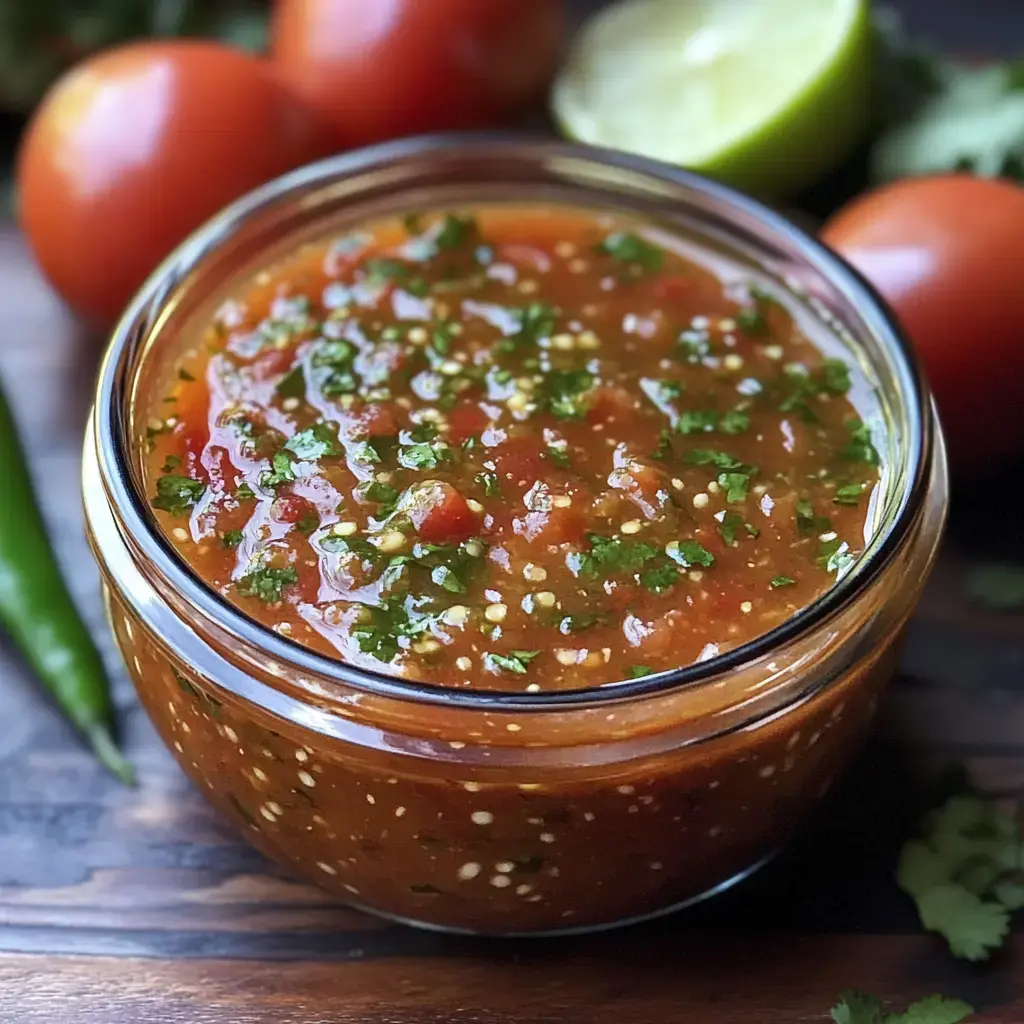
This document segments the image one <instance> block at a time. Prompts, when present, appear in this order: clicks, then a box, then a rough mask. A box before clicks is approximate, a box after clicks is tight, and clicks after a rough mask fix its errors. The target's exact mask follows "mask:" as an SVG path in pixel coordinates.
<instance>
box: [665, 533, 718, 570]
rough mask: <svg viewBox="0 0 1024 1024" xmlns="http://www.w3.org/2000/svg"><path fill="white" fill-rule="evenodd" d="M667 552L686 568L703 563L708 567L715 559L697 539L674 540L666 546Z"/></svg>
mask: <svg viewBox="0 0 1024 1024" xmlns="http://www.w3.org/2000/svg"><path fill="white" fill-rule="evenodd" d="M665 553H666V554H667V555H668V556H669V558H671V559H672V560H673V561H675V562H678V563H679V564H680V565H681V566H682V567H683V568H684V569H690V568H692V567H693V566H695V565H702V566H704V568H705V569H706V568H708V567H709V566H710V565H713V564H714V561H715V556H714V555H713V554H711V552H710V551H708V549H707V548H705V547H704V546H703V545H702V544H698V543H697V541H695V540H680V541H674V542H673V543H671V544H669V545H668V547H666V548H665Z"/></svg>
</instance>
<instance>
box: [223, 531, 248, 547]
mask: <svg viewBox="0 0 1024 1024" xmlns="http://www.w3.org/2000/svg"><path fill="white" fill-rule="evenodd" d="M244 539H245V535H244V534H243V533H242V531H241V530H226V531H225V532H224V533H222V534H221V537H220V542H221V544H222V545H223V546H224V547H226V548H237V547H238V545H239V544H241V543H242V541H243V540H244Z"/></svg>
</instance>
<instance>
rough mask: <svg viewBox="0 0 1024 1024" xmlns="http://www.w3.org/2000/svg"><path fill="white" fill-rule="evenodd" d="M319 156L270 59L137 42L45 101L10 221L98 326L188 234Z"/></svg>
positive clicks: (69, 78)
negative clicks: (13, 219) (270, 181)
mask: <svg viewBox="0 0 1024 1024" xmlns="http://www.w3.org/2000/svg"><path fill="white" fill-rule="evenodd" d="M322 151H323V150H322V144H321V139H320V137H319V131H318V128H317V125H316V122H315V115H314V114H312V113H310V112H308V111H307V110H306V109H305V108H304V107H303V106H302V105H301V104H300V103H299V101H298V100H296V99H295V98H293V97H292V96H291V95H290V94H289V93H288V92H287V91H286V90H285V88H284V87H283V86H282V85H281V84H280V83H279V82H278V81H277V80H276V78H275V77H274V71H273V68H272V66H271V65H270V63H269V62H267V61H266V60H263V59H260V58H258V57H254V56H251V55H250V54H246V53H242V52H241V51H239V50H234V49H231V48H229V47H226V46H221V45H219V44H217V43H212V42H186V41H176V42H159V43H135V44H132V45H128V46H123V47H119V48H117V49H114V50H109V51H107V52H105V53H102V54H100V55H99V56H97V57H94V58H92V59H91V60H88V61H86V62H85V63H83V64H81V65H79V66H78V67H76V68H75V69H74V70H72V71H70V72H69V73H68V74H66V75H65V76H64V77H63V78H61V79H60V80H59V81H58V82H57V83H56V84H55V85H54V86H53V88H52V89H51V90H50V91H49V93H48V94H47V96H46V98H45V99H44V100H43V102H42V104H41V105H40V106H39V108H38V110H37V111H36V114H35V116H34V118H33V120H32V123H31V124H30V126H29V128H28V131H27V132H26V134H25V136H24V138H23V140H22V143H21V149H20V151H19V153H18V161H17V185H18V207H19V216H20V219H21V224H22V227H23V228H24V230H25V232H26V234H27V235H28V239H29V242H30V244H31V246H32V249H33V251H34V252H35V255H36V258H37V259H38V260H39V263H40V264H41V265H42V268H43V270H44V271H45V272H46V275H47V276H48V277H49V279H50V281H51V282H52V283H53V285H54V287H55V288H56V289H57V291H58V292H60V294H61V295H62V296H63V297H64V298H65V299H66V300H67V301H68V302H69V303H70V304H71V305H72V306H73V307H75V309H77V310H79V311H80V312H82V313H84V314H86V315H88V316H90V317H93V318H96V319H98V320H102V321H107V320H110V319H111V318H113V317H115V316H116V315H117V314H118V313H119V312H120V311H121V309H122V308H123V307H124V306H125V304H126V303H127V302H128V300H129V299H130V298H131V296H132V294H133V293H134V292H135V290H136V289H137V288H138V287H139V285H141V284H142V282H143V280H144V279H145V278H146V276H147V275H148V274H149V273H150V271H152V270H153V269H154V268H155V267H156V265H157V264H158V263H159V262H160V260H161V259H163V257H164V256H166V255H167V253H168V252H170V250H171V249H172V248H173V247H174V246H175V245H176V244H177V243H178V242H180V241H181V240H182V239H183V238H184V237H185V236H186V235H187V234H188V233H189V232H190V231H191V230H192V229H193V228H196V227H198V226H199V225H200V224H201V223H202V222H203V221H204V220H206V219H207V218H208V217H210V216H211V215H212V214H214V213H216V212H217V210H219V209H220V208H221V207H222V206H224V205H225V204H226V203H229V202H230V201H231V200H233V199H236V198H238V196H240V195H242V194H243V193H245V192H247V191H249V190H250V189H252V188H254V187H255V186H257V185H260V184H262V183H263V182H265V181H267V180H268V179H270V178H274V177H276V176H277V175H279V174H282V173H283V172H285V171H287V170H289V169H290V168H292V167H295V166H297V165H298V164H301V163H304V162H306V161H308V160H310V159H312V158H314V157H315V156H317V155H319V154H320V153H321V152H322Z"/></svg>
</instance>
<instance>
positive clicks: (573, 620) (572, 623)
mask: <svg viewBox="0 0 1024 1024" xmlns="http://www.w3.org/2000/svg"><path fill="white" fill-rule="evenodd" d="M599 619H600V616H599V615H595V614H594V613H593V612H577V613H576V614H575V615H564V616H562V618H561V619H560V620H559V623H558V632H559V633H564V634H566V635H568V634H570V633H580V632H582V631H583V630H584V629H590V627H591V626H593V625H596V624H597V622H598V621H599Z"/></svg>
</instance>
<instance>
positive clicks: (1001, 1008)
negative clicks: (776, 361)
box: [0, 0, 1024, 1024]
mask: <svg viewBox="0 0 1024 1024" xmlns="http://www.w3.org/2000/svg"><path fill="white" fill-rule="evenodd" d="M909 6H912V7H916V8H917V10H918V20H919V21H922V20H924V21H925V22H926V25H927V24H929V23H928V22H927V14H926V13H925V11H926V5H924V4H920V3H917V4H914V3H912V2H911V3H910V4H909ZM942 6H943V5H940V4H938V3H936V4H935V5H934V8H936V9H937V8H940V7H942ZM945 6H946V7H947V8H948V7H950V5H949V4H947V5H945ZM953 6H956V5H953ZM982 7H987V8H988V9H990V10H991V11H992V12H993V13H994V16H996V15H999V13H1000V11H1003V12H1005V15H1006V17H1007V19H1011V18H1013V17H1014V15H1015V14H1016V17H1017V18H1018V19H1021V15H1022V13H1024V11H1022V7H1021V6H1020V5H1019V0H1013V4H1012V5H1009V4H1007V5H1001V4H1000V3H998V2H997V0H985V2H981V0H979V3H978V4H976V5H974V9H975V10H980V9H981V8H982ZM927 9H928V10H932V9H933V8H932V7H928V8H927ZM982 20H984V19H982ZM1021 20H1024V19H1021ZM1006 24H1007V25H1009V20H1008V21H1007V22H1006ZM0 310H2V311H3V336H2V341H0V375H2V377H3V381H4V383H5V385H6V387H7V390H8V393H9V395H10V397H11V400H12V403H13V405H14V407H15V413H16V416H17V418H18V421H19V423H20V425H21V427H22V431H23V436H24V438H25V441H26V444H27V446H28V449H29V454H30V458H31V462H32V466H33V469H34V471H35V473H36V476H37V480H38V481H39V484H40V490H41V493H42V500H43V504H44V507H45V512H46V515H47V520H48V523H49V526H50V528H51V531H52V534H53V537H54V540H55V543H56V546H57V549H58V553H59V555H60V557H61V560H62V563H63V565H64V566H65V568H66V571H67V573H68V576H69V578H70V580H71V583H72V585H73V589H74V592H75V595H76V597H77V598H78V599H79V601H80V604H81V607H82V609H83V611H84V612H85V613H86V615H87V616H88V618H89V621H90V622H91V623H92V625H93V626H94V627H95V629H96V632H97V636H98V637H100V638H102V642H103V644H104V650H105V652H106V653H107V654H108V656H109V665H110V667H111V670H112V673H113V675H114V679H115V685H116V693H117V703H118V707H119V709H120V714H121V720H122V722H123V726H124V733H125V737H126V742H127V746H128V750H129V753H130V756H131V758H132V759H133V761H134V762H135V764H136V765H137V766H138V769H139V774H140V778H141V784H140V786H139V787H138V789H136V790H134V791H127V790H124V789H122V788H120V787H118V786H117V785H116V784H114V783H112V782H110V781H109V780H108V779H107V778H106V777H105V776H104V775H103V774H102V773H101V772H100V771H99V769H97V768H96V766H95V765H94V763H93V762H92V760H91V758H90V757H89V756H88V754H86V753H85V752H84V751H83V750H82V749H81V747H79V746H78V745H77V743H76V742H75V740H74V738H73V736H72V735H71V732H70V730H69V729H68V728H67V727H66V726H65V725H64V724H63V723H62V722H61V721H60V719H59V718H58V716H57V715H56V714H55V713H54V712H53V711H52V710H51V709H50V707H49V706H48V704H47V702H46V701H45V699H44V698H43V697H41V696H40V694H39V692H38V690H37V689H36V687H35V685H34V683H33V681H32V680H31V678H30V677H29V676H28V674H27V673H26V672H25V671H24V669H23V668H22V666H21V664H20V662H19V660H18V658H17V657H16V655H15V654H14V652H13V651H11V650H10V649H9V648H7V647H5V646H4V641H3V639H2V638H0V722H2V723H3V727H2V729H0V1024H72V1022H74V1024H128V1022H133V1024H134V1022H138V1024H150V1022H152V1024H157V1022H159V1024H185V1022H188V1024H257V1022H258V1024H263V1022H267V1024H270V1022H274V1024H335V1022H337V1024H364V1022H365V1024H371V1022H372V1024H392V1022H403V1024H404V1022H408V1024H427V1022H430V1024H440V1022H466V1024H470V1022H472V1024H485V1022H495V1024H497V1022H502V1024H505V1022H519V1024H535V1022H538V1024H539V1022H552V1024H555V1022H557V1024H573V1022H581V1024H582V1022H605V1021H607V1022H609V1024H611V1022H615V1024H676V1022H691V1021H693V1022H700V1024H789V1022H793V1021H825V1020H827V1019H828V1009H829V1007H830V1006H831V1005H832V1004H833V1003H834V1001H835V998H836V996H837V995H838V993H839V991H840V990H841V989H843V988H846V987H861V988H865V989H868V990H871V991H874V992H876V993H878V994H879V995H882V996H885V997H890V998H892V999H893V1000H894V1001H902V1002H904V1003H905V1002H907V1001H909V1000H910V999H912V998H915V997H918V996H921V995H924V994H928V993H931V992H933V991H943V992H946V993H947V994H955V995H959V996H962V997H964V998H966V999H968V1000H970V1001H972V1002H973V1003H974V1004H975V1005H977V1006H978V1007H979V1008H981V1009H982V1010H983V1012H982V1013H981V1014H980V1016H979V1017H978V1020H980V1021H985V1022H991V1024H1020V1022H1021V1021H1024V936H1022V937H1019V938H1016V939H1014V940H1013V941H1012V942H1011V943H1010V946H1009V948H1008V949H1007V951H1006V952H1005V953H1004V954H1003V955H1001V956H999V957H998V958H997V959H996V961H995V962H994V963H993V964H991V965H989V966H986V967H981V968H978V967H971V966H969V965H965V964H961V963H957V962H955V961H953V960H952V959H951V958H950V957H949V956H948V954H947V953H946V952H944V950H943V948H942V947H941V945H940V944H939V943H938V942H936V941H935V940H933V939H932V938H930V937H929V936H927V935H924V934H922V933H921V931H920V929H919V927H918V926H917V924H916V921H915V917H914V914H913V911H912V908H911V907H910V905H909V903H908V901H907V900H906V898H904V897H903V896H902V894H901V893H900V892H899V891H898V890H897V889H896V887H895V884H894V883H893V881H892V868H893V864H894V859H895V854H896V850H897V849H898V847H899V844H900V842H901V841H902V840H903V839H904V838H905V837H906V835H907V833H908V831H909V830H911V829H912V827H913V824H914V822H915V820H916V817H917V814H918V813H919V810H920V808H921V807H922V806H923V804H924V803H925V802H926V801H927V799H928V793H929V782H928V780H929V779H930V778H931V777H932V776H933V775H934V774H935V773H936V772H938V771H940V770H941V769H942V768H943V767H944V766H948V765H957V764H960V765H966V766H967V767H968V769H969V770H970V771H971V773H972V774H973V776H974V778H975V780H976V781H977V783H978V784H979V785H981V786H983V787H985V788H987V789H989V790H992V791H994V792H997V793H1001V794H1005V795H1007V796H1008V797H1012V798H1014V799H1017V798H1018V797H1020V796H1021V795H1022V794H1024V671H1022V669H1024V617H1022V616H1014V615H1004V616H995V615H988V614H982V613H979V612H977V611H975V610H972V609H970V608H968V607H967V606H966V605H965V603H964V602H963V599H962V596H961V594H962V583H963V574H964V570H965V566H966V564H967V561H968V559H969V558H970V557H975V556H976V554H977V551H976V550H970V549H971V547H972V545H971V544H969V543H968V542H969V540H970V539H971V538H977V537H979V535H980V536H981V537H982V538H983V539H984V538H988V539H989V541H990V545H989V551H990V553H991V552H995V553H998V554H999V555H1000V556H1002V557H1006V556H1007V555H1009V554H1012V553H1014V552H1016V554H1018V555H1020V554H1022V553H1024V527H1022V524H1021V517H1020V514H1019V504H1018V505H1017V506H1016V507H1013V506H1012V505H1011V506H1008V507H1006V508H1005V509H1003V510H1001V511H999V510H997V511H993V510H992V509H991V508H990V507H988V506H986V507H985V508H984V510H983V509H982V508H981V507H980V506H979V505H975V506H973V511H972V506H971V505H970V503H969V502H968V501H967V500H966V499H967V498H968V497H969V496H970V494H971V493H972V492H971V491H969V490H968V489H966V488H963V489H962V491H961V492H959V497H960V499H961V502H962V504H963V506H964V507H963V508H961V509H958V510H957V515H956V516H955V517H954V518H955V522H954V530H953V531H952V533H951V537H950V541H949V543H948V544H947V549H946V551H945V553H944V556H943V561H942V564H941V566H940V569H939V571H938V573H937V574H936V577H935V579H934V580H933V582H932V584H931V586H930V587H929V590H928V593H927V597H926V600H925V602H924V606H923V607H922V609H921V611H920V614H919V615H918V616H917V618H916V620H915V622H914V625H913V629H912V635H911V638H910V643H909V647H908V650H907V653H906V656H905V659H904V663H903V671H902V674H901V675H900V677H899V678H898V679H897V680H896V681H895V682H894V685H893V687H892V689H891V690H890V693H889V696H888V699H887V700H886V702H885V704H884V707H883V710H882V714H881V721H880V724H879V728H878V730H877V735H876V738H875V739H874V740H873V741H872V743H871V745H870V747H869V749H868V750H867V751H866V752H865V755H864V756H863V758H862V759H861V760H860V762H859V763H858V765H857V766H856V767H855V769H854V770H853V771H852V773H851V774H850V777H849V778H848V780H847V782H846V783H845V785H844V786H843V787H842V789H841V791H840V792H838V793H837V795H836V796H835V798H834V799H833V800H832V801H831V803H830V804H829V805H828V806H827V807H826V808H825V809H824V811H823V812H822V813H821V814H820V815H819V817H818V820H816V821H815V822H813V823H812V824H811V826H810V827H809V828H808V830H807V832H806V834H805V837H804V838H803V839H802V840H801V841H800V842H799V843H798V844H797V845H796V847H794V849H792V850H791V851H790V852H789V853H787V854H786V855H785V856H784V857H782V858H781V859H780V860H779V861H778V862H777V863H776V864H775V865H773V866H772V867H771V868H770V869H769V870H767V871H765V872H764V873H762V875H761V876H760V877H759V878H757V879H756V880H755V881H754V882H752V883H750V884H748V885H747V886H746V887H744V888H742V889H741V890H739V891H737V892H735V893H733V894H731V895H730V896H727V897H725V898H723V899H722V900H720V901H718V902H716V903H714V904H713V905H710V906H707V907H704V908H701V909H699V910H697V911H694V912H691V913H688V914H683V915H679V916H677V917H675V918H671V919H668V920H665V921H662V922H660V923H657V924H655V925H650V926H645V927H640V928H633V929H630V930H627V931H622V932H617V933H610V934H607V935H604V936H599V937H593V938H588V939H578V940H571V941H568V940H566V941H551V940H544V941H537V942H533V943H528V942H478V941H471V940H465V939H458V940H455V939H447V938H443V937H439V936H431V935H427V934H423V933H419V932H415V931H411V930H408V929H404V928H399V927H394V926H390V925H385V924H383V923H381V922H378V921H376V920H374V919H371V918H367V917H364V916H362V915H359V914H356V913H354V912H352V911H349V910H347V909H345V908H344V907H342V906H339V905H338V904H336V903H333V902H332V901H331V900H329V899H328V898H327V897H326V896H324V895H322V894H321V893H319V892H318V891H316V890H313V889H310V888H308V887H306V886H304V885H301V884H299V883H296V882H295V881H292V880H290V879H288V878H287V877H285V876H284V875H283V874H281V873H280V872H279V871H278V870H277V869H275V868H273V867H272V866H270V865H269V864H267V862H266V861H264V860H263V859H262V858H261V857H260V856H259V855H258V854H256V853H255V852H253V851H252V850H251V849H250V848H249V847H248V846H246V845H245V844H244V843H243V842H241V841H240V840H239V839H238V838H237V837H236V836H235V835H234V834H233V832H232V831H231V830H230V829H229V828H228V827H227V826H225V825H224V824H222V823H221V822H220V821H219V820H218V819H217V818H216V816H215V815H214V814H213V812H212V811H211V810H210V809H209V808H208V807H207V806H206V804H205V803H204V802H203V800H202V798H201V797H200V796H199V795H198V794H197V793H196V792H194V791H193V790H192V789H191V787H190V786H189V785H188V783H186V781H185V780H184V778H183V776H182V775H181V774H180V772H179V771H178V770H177V768H176V766H175V765H174V764H173V762H172V761H171V759H170V757H169V756H168V755H167V754H166V753H165V752H164V751H163V749H162V747H161V746H160V744H159V742H158V741H157V739H156V736H155V735H154V733H153V731H152V729H151V728H150V726H149V724H148V722H147V721H146V720H145V717H144V715H143V714H142V712H141V710H140V709H139V707H138V705H137V703H136V701H135V699H134V695H133V693H132V692H131V688H130V686H129V684H128V683H127V681H126V679H125V678H124V676H123V674H122V673H121V672H120V669H119V666H118V664H117V661H116V656H115V654H114V651H113V649H112V647H111V644H110V641H109V639H108V637H107V632H106V629H105V627H104V624H103V622H102V620H101V613H100V609H99V604H98V600H97V592H96V573H95V570H94V569H93V567H92V564H91V561H90V559H89V556H88V552H87V550H86V546H85V541H84V538H83V536H82V527H81V513H80V508H79V500H78V466H79V439H80V433H81V428H82V424H83V421H84V418H85V415H86V409H87V404H88V396H89V392H90V389H91V383H92V376H93V372H94V369H95V362H96V358H97V354H98V343H97V342H96V341H95V340H94V339H90V338H88V337H86V336H84V335H82V334H81V333H80V331H79V330H78V329H77V328H76V327H75V325H74V323H73V322H72V321H71V320H70V319H69V318H68V317H67V315H66V314H64V313H63V312H62V310H61V309H60V307H59V305H58V304H57V303H56V301H55V300H54V299H53V298H52V297H51V296H50V295H49V293H48V291H47V289H46V287H45V285H44V284H43V283H42V282H41V281H40V279H39V278H38V276H37V274H36V272H35V271H34V270H33V269H32V267H31V264H30V262H29V260H28V258H27V255H26V253H25V251H24V248H23V245H22V243H21V241H20V240H19V238H18V237H17V235H16V233H15V232H14V231H13V229H11V228H9V227H7V228H2V229H0ZM974 493H977V492H974ZM982 512H984V515H982V514H981V513H982ZM979 525H980V526H981V529H980V530H979V529H977V527H978V526H979ZM995 540H997V541H998V547H992V546H991V542H992V541H995ZM974 546H975V547H976V546H977V542H976V543H975V545H974ZM984 549H985V545H984V543H982V545H981V550H982V551H984Z"/></svg>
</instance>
